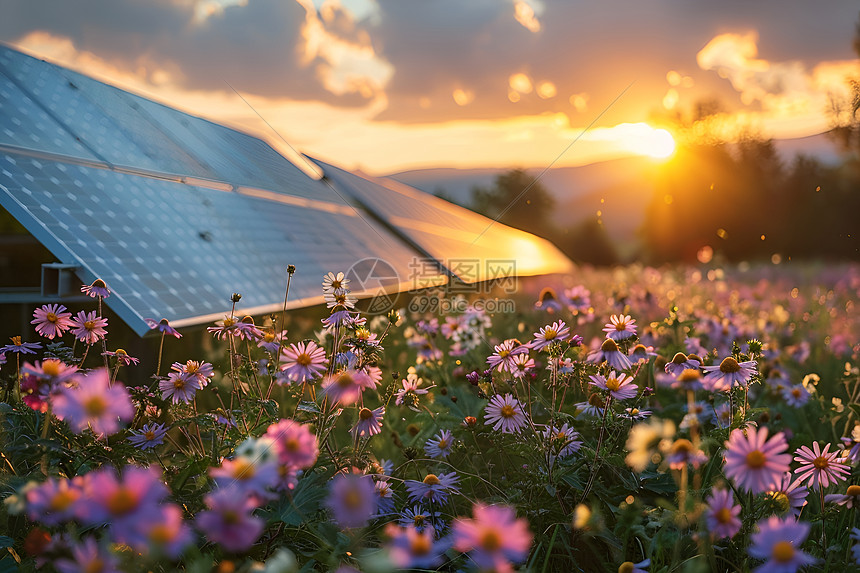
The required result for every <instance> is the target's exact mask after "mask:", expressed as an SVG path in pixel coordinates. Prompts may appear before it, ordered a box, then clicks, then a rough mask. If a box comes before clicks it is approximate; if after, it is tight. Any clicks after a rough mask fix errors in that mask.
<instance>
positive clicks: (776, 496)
mask: <svg viewBox="0 0 860 573" xmlns="http://www.w3.org/2000/svg"><path fill="white" fill-rule="evenodd" d="M770 497H771V499H772V500H773V503H774V504H775V505H776V508H777V511H778V512H779V513H785V512H786V511H788V508H789V507H791V502H790V500H789V499H788V496H787V495H785V493H784V492H781V491H774V492H772V493H771V494H770Z"/></svg>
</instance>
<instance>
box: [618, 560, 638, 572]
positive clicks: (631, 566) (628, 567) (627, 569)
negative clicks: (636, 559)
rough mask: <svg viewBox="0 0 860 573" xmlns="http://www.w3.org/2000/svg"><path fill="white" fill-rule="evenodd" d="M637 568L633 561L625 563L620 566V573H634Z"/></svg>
mask: <svg viewBox="0 0 860 573" xmlns="http://www.w3.org/2000/svg"><path fill="white" fill-rule="evenodd" d="M635 568H636V566H635V565H634V564H633V562H632V561H625V562H624V563H622V564H621V565H619V566H618V573H633V570H634V569H635Z"/></svg>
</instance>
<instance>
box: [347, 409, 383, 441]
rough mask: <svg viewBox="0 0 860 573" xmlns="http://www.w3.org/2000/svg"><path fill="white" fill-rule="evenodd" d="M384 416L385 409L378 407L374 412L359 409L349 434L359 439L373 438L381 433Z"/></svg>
mask: <svg viewBox="0 0 860 573" xmlns="http://www.w3.org/2000/svg"><path fill="white" fill-rule="evenodd" d="M384 415H385V407H384V406H380V407H379V408H376V409H375V410H371V409H370V408H361V409H360V410H359V411H358V421H357V422H356V423H355V426H353V427H352V429H351V430H350V433H352V435H353V436H358V437H361V438H364V437H368V438H369V437H370V436H375V435H376V434H378V433H379V432H381V431H382V416H384Z"/></svg>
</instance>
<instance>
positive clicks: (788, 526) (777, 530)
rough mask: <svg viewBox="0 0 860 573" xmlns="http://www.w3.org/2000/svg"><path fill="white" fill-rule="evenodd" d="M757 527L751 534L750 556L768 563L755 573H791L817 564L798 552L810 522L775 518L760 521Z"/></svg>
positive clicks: (758, 568) (811, 558) (809, 557)
mask: <svg viewBox="0 0 860 573" xmlns="http://www.w3.org/2000/svg"><path fill="white" fill-rule="evenodd" d="M758 528H759V530H758V532H757V533H753V535H752V544H751V545H750V548H749V554H750V555H751V556H753V557H755V558H757V559H767V562H766V563H764V565H761V566H759V567H757V568H756V569H755V573H789V572H793V571H797V570H798V569H799V568H801V567H805V566H806V565H812V564H813V563H815V562H816V561H817V560H816V559H815V558H814V557H812V556H811V555H808V554H806V553H804V552H803V551H801V550H800V549H799V547H800V546H801V544H803V542H804V541H806V536H807V535H809V524H808V523H804V522H802V521H795V520H794V519H785V520H783V519H780V518H779V517H777V516H775V515H774V516H771V517H770V518H768V519H767V521H760V522H759V523H758Z"/></svg>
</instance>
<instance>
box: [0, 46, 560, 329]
mask: <svg viewBox="0 0 860 573" xmlns="http://www.w3.org/2000/svg"><path fill="white" fill-rule="evenodd" d="M325 173H326V174H327V175H328V178H327V179H324V180H317V179H314V178H312V177H309V176H308V175H306V174H305V173H304V172H303V171H302V170H301V169H299V168H298V167H296V166H295V165H294V164H293V163H291V162H290V161H288V160H287V159H285V158H284V157H283V156H282V155H280V154H279V153H278V152H277V151H276V150H275V149H274V148H273V147H272V146H271V145H269V144H268V143H266V142H265V141H263V140H261V139H258V138H255V137H252V136H250V135H248V134H245V133H242V132H240V131H236V130H233V129H230V128H228V127H225V126H222V125H218V124H217V123H213V122H211V121H208V120H205V119H201V118H198V117H194V116H191V115H188V114H185V113H182V112H180V111H178V110H175V109H172V108H170V107H167V106H165V105H162V104H159V103H156V102H154V101H151V100H148V99H146V98H143V97H140V96H137V95H134V94H130V93H127V92H124V91H122V90H119V89H117V88H114V87H111V86H107V85H105V84H102V83H100V82H98V81H96V80H93V79H91V78H88V77H86V76H83V75H80V74H77V73H75V72H72V71H69V70H65V69H62V68H59V67H57V66H54V65H52V64H48V63H46V62H42V61H39V60H36V59H33V58H30V57H28V56H25V55H23V54H20V53H18V52H15V51H14V50H11V49H9V48H5V47H2V46H0V205H2V206H3V207H4V208H5V209H6V210H7V211H9V212H10V213H11V214H12V215H13V216H14V217H15V218H17V219H18V221H20V222H21V223H22V224H23V225H24V226H25V227H26V228H27V229H28V230H29V231H30V232H31V233H32V234H33V235H34V236H35V237H36V238H37V239H38V240H39V241H40V242H42V244H44V245H45V247H47V248H48V249H49V250H50V251H51V252H52V253H53V254H54V255H55V256H56V257H57V258H58V259H59V261H60V262H61V263H64V264H70V265H76V266H77V267H78V271H77V274H78V275H79V276H80V278H81V279H82V280H85V281H92V280H95V279H96V278H101V279H103V280H105V281H106V282H107V284H108V285H109V286H110V288H111V289H112V290H113V295H112V296H111V297H110V298H109V299H107V301H106V302H107V303H108V304H109V305H110V306H111V308H112V309H113V310H114V312H116V313H117V314H118V315H119V316H120V317H121V318H122V319H123V320H125V321H126V322H127V323H128V325H129V326H130V327H131V328H132V329H133V330H135V331H136V332H138V333H139V334H144V333H145V332H147V331H148V326H147V325H146V323H145V322H144V320H143V319H144V318H145V317H153V318H161V317H164V318H167V319H168V320H170V321H171V323H172V324H174V325H176V326H183V325H191V324H201V323H204V322H208V321H211V320H213V319H216V318H217V317H219V316H220V315H221V314H223V312H224V311H225V310H227V309H228V308H229V307H228V305H229V304H230V303H229V296H230V294H231V293H233V292H240V293H242V295H243V299H242V310H241V311H242V312H245V313H248V314H263V313H269V312H274V311H276V310H278V309H280V307H281V306H282V304H283V293H284V286H285V282H286V267H287V265H295V266H296V268H297V272H296V274H295V276H294V277H293V279H292V281H291V295H290V299H291V305H292V306H307V305H311V304H318V303H320V302H322V297H321V288H320V286H321V278H322V276H323V275H324V274H325V273H327V272H329V271H351V278H352V279H353V282H352V284H351V286H353V287H355V288H354V289H353V292H354V293H355V294H356V295H357V296H365V297H369V298H371V297H372V300H371V301H370V302H371V307H372V304H373V303H374V302H376V300H377V299H378V298H381V299H382V300H383V301H385V300H386V299H387V298H386V297H387V295H388V294H390V293H391V292H394V291H397V292H399V291H402V290H407V289H412V288H417V287H428V286H436V285H442V284H445V283H446V282H447V280H448V279H447V276H446V274H445V273H443V272H441V270H440V266H439V265H438V264H436V263H433V264H430V265H427V264H425V263H426V262H427V261H425V260H424V259H426V258H428V257H429V258H430V259H435V260H436V261H441V262H442V263H443V265H445V266H446V267H447V269H448V272H449V273H450V274H452V275H454V276H458V277H460V278H462V279H463V280H464V281H466V282H474V281H478V280H484V279H486V278H488V277H486V276H483V275H480V273H474V272H472V273H470V272H469V271H467V270H464V269H463V268H462V267H461V266H457V265H456V264H454V263H455V262H456V260H457V259H463V258H466V259H473V260H477V261H480V262H481V263H485V262H487V261H490V260H495V259H504V260H506V261H511V260H513V261H515V268H513V267H512V268H508V269H507V272H508V274H511V273H516V274H535V273H538V272H559V271H562V270H566V269H568V268H569V265H570V263H569V261H567V259H566V258H564V257H563V256H562V255H561V254H560V253H559V252H558V251H557V250H555V249H554V247H552V246H551V245H550V244H549V243H547V242H546V241H543V240H541V239H538V238H536V237H534V236H532V235H529V234H527V233H523V232H520V231H516V230H514V229H510V228H508V227H505V226H503V225H500V224H495V225H489V223H490V221H489V220H488V219H486V218H483V217H481V216H479V215H476V214H474V213H472V212H470V211H468V210H465V209H462V208H459V207H456V206H454V205H451V204H449V203H446V202H445V201H442V200H439V199H436V198H433V197H431V196H429V195H426V194H424V193H422V192H420V191H417V190H414V189H411V188H407V187H405V186H399V185H397V184H395V183H393V182H390V181H387V180H375V179H369V178H365V177H359V176H356V175H352V174H350V173H348V172H345V171H342V170H340V169H337V168H334V167H330V166H325ZM487 227H488V228H487ZM372 309H373V308H372ZM376 310H378V311H380V312H384V311H385V310H387V308H376Z"/></svg>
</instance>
